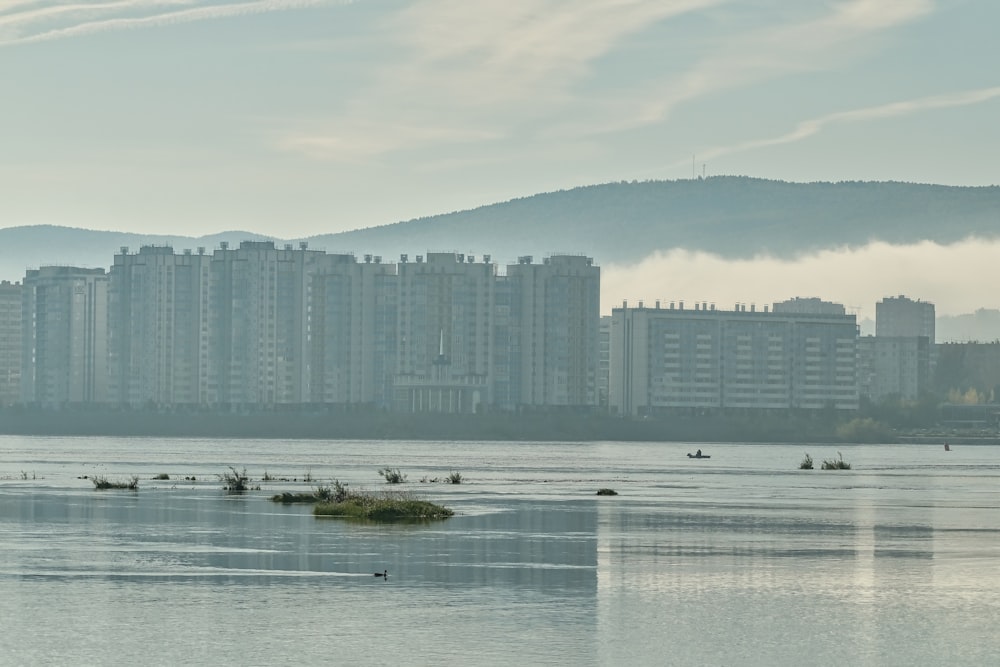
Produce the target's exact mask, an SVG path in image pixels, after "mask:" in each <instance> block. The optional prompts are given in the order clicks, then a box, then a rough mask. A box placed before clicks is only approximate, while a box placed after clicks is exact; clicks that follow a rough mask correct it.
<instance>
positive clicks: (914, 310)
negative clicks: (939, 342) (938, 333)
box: [875, 295, 936, 345]
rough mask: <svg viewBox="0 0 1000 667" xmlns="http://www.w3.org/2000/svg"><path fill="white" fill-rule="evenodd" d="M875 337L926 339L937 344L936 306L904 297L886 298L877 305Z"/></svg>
mask: <svg viewBox="0 0 1000 667" xmlns="http://www.w3.org/2000/svg"><path fill="white" fill-rule="evenodd" d="M875 335H876V336H880V337H881V336H887V337H893V338H899V337H909V336H913V337H918V336H924V337H926V338H927V339H928V340H929V341H930V344H931V345H934V343H935V342H936V340H935V338H934V336H935V321H934V304H933V303H929V302H927V301H920V300H919V299H917V300H916V301H914V300H913V299H909V298H907V297H905V296H903V295H900V296H896V297H885V298H884V299H882V300H881V301H879V302H877V303H876V304H875Z"/></svg>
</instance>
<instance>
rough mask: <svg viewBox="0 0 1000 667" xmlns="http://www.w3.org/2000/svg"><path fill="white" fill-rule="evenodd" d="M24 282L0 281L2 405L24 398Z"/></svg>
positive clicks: (0, 379)
mask: <svg viewBox="0 0 1000 667" xmlns="http://www.w3.org/2000/svg"><path fill="white" fill-rule="evenodd" d="M23 292H24V289H23V287H22V286H21V283H11V282H9V281H7V280H4V281H3V282H0V407H3V406H6V405H13V404H14V403H19V402H20V401H21V347H22V346H21V339H22V336H23V331H22V324H21V307H22V304H21V302H22V300H23V298H24V296H23Z"/></svg>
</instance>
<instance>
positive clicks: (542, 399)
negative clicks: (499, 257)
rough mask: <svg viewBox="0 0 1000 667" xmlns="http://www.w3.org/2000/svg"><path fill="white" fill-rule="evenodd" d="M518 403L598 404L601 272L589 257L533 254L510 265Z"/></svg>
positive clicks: (584, 406)
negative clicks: (539, 258)
mask: <svg viewBox="0 0 1000 667" xmlns="http://www.w3.org/2000/svg"><path fill="white" fill-rule="evenodd" d="M507 280H508V282H509V283H510V295H511V306H510V308H511V311H510V314H511V321H512V323H513V326H514V329H513V331H512V333H511V337H512V347H513V349H512V351H511V354H510V358H511V359H512V360H513V363H514V367H513V368H512V375H513V378H512V382H513V390H514V392H515V394H514V402H515V404H516V405H517V406H519V407H522V408H527V409H536V408H543V407H544V408H545V409H551V408H554V407H561V408H577V409H588V410H589V409H592V408H594V407H596V406H597V405H598V403H599V379H598V373H599V359H600V326H601V313H600V305H601V304H600V302H601V272H600V268H599V267H597V266H595V265H594V262H593V260H592V259H591V258H590V257H583V256H574V255H553V256H551V257H546V258H544V259H543V260H542V261H541V263H537V264H536V263H534V262H533V261H532V258H531V257H528V256H525V257H522V258H520V259H519V261H518V263H517V264H512V265H510V266H508V267H507Z"/></svg>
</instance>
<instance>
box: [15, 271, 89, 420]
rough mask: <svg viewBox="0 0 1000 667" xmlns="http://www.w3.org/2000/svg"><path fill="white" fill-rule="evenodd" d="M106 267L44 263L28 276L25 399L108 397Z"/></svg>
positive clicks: (53, 401) (62, 401)
mask: <svg viewBox="0 0 1000 667" xmlns="http://www.w3.org/2000/svg"><path fill="white" fill-rule="evenodd" d="M107 288H108V277H107V275H105V272H104V269H81V268H74V267H68V266H43V267H41V268H40V269H31V270H29V271H28V272H27V274H26V275H25V278H24V285H23V290H24V292H23V294H24V299H23V310H22V317H23V321H22V332H23V334H22V335H23V343H24V352H23V360H22V366H21V368H22V370H21V396H22V398H23V400H24V402H25V403H29V404H35V405H42V406H46V407H62V406H65V405H67V404H76V403H104V402H105V401H106V400H107V398H108V392H107V388H108V367H107V341H108V336H107V322H108V312H107V298H108V292H107Z"/></svg>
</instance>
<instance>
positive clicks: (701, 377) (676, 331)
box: [609, 304, 858, 415]
mask: <svg viewBox="0 0 1000 667" xmlns="http://www.w3.org/2000/svg"><path fill="white" fill-rule="evenodd" d="M611 318H612V323H611V344H610V346H611V378H610V389H609V391H610V403H611V409H612V410H613V411H615V412H618V413H620V414H623V415H643V414H650V413H655V412H657V411H661V410H676V409H691V410H706V409H729V408H743V409H769V410H771V409H792V408H795V409H812V410H816V409H823V408H828V407H833V408H835V409H838V410H856V409H857V407H858V393H857V382H856V374H855V373H856V370H855V369H856V349H855V346H856V341H857V325H856V321H855V317H854V316H853V315H822V314H817V315H810V314H803V313H773V312H767V311H766V310H765V311H763V312H758V311H756V310H755V309H751V311H750V312H747V311H746V310H745V309H743V308H741V309H740V310H736V311H722V310H715V309H714V307H712V308H711V309H709V308H708V307H707V304H699V305H697V306H696V308H695V309H694V310H690V309H688V310H684V309H683V305H681V307H680V308H673V307H671V308H670V309H661V308H659V304H657V307H656V308H644V307H639V308H629V307H627V305H626V306H623V307H621V308H615V309H613V310H612V315H611Z"/></svg>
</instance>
